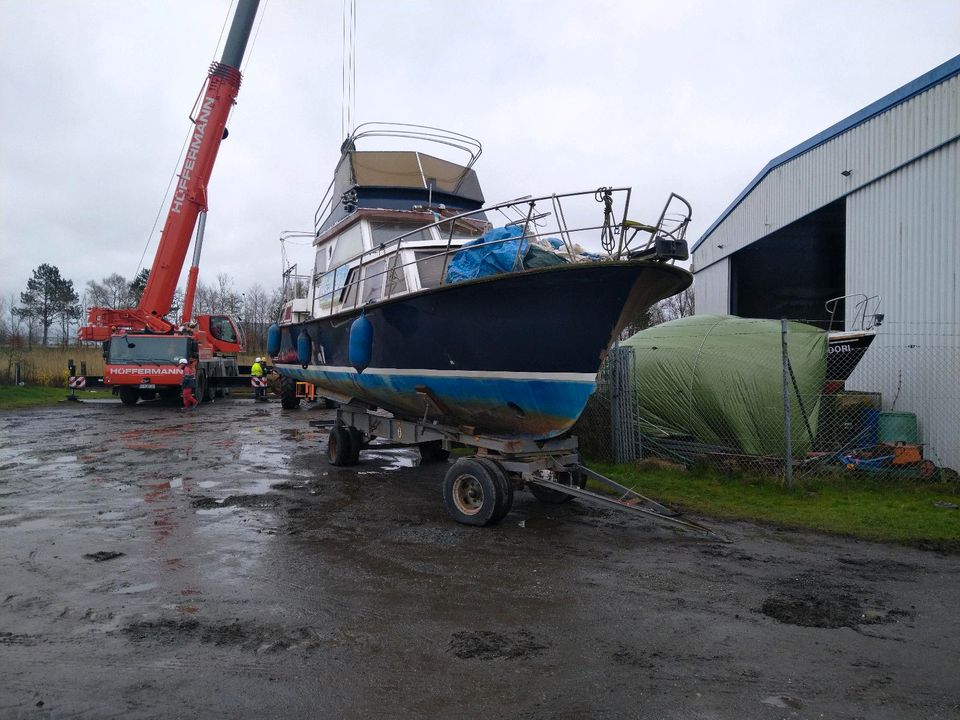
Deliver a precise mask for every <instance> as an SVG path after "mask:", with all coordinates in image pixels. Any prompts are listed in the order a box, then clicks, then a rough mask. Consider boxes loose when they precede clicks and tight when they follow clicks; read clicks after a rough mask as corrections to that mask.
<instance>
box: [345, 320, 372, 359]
mask: <svg viewBox="0 0 960 720" xmlns="http://www.w3.org/2000/svg"><path fill="white" fill-rule="evenodd" d="M372 357H373V324H372V323H371V322H370V320H369V319H368V318H367V316H366V315H361V316H360V317H358V318H357V319H356V320H354V321H353V324H352V325H350V364H351V365H353V367H354V368H355V369H356V371H357V372H359V373H362V372H363V371H364V370H366V369H367V367H368V366H369V365H370V359H371V358H372Z"/></svg>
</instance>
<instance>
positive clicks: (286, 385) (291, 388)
mask: <svg viewBox="0 0 960 720" xmlns="http://www.w3.org/2000/svg"><path fill="white" fill-rule="evenodd" d="M280 407H282V408H283V409H284V410H294V409H296V408H298V407H300V398H298V397H297V381H296V380H294V379H293V378H291V377H287V376H286V375H283V376H281V377H280Z"/></svg>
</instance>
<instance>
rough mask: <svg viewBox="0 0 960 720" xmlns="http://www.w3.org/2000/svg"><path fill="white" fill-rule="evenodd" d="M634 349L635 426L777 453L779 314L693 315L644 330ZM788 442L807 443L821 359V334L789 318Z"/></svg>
mask: <svg viewBox="0 0 960 720" xmlns="http://www.w3.org/2000/svg"><path fill="white" fill-rule="evenodd" d="M621 345H622V346H624V347H631V348H633V349H634V357H635V362H636V370H635V375H634V382H635V387H634V397H635V398H636V399H637V402H638V403H639V408H638V416H639V418H640V423H641V425H640V432H641V433H643V434H644V435H649V436H661V437H662V436H676V437H685V438H689V439H692V440H695V441H696V442H699V443H704V444H708V445H717V446H723V447H727V448H734V449H737V450H739V451H741V452H743V453H747V454H751V455H781V456H782V455H783V452H784V444H785V442H784V430H783V426H784V402H783V392H784V372H783V356H782V352H781V329H780V321H778V320H757V319H749V318H739V317H735V316H732V315H695V316H692V317H686V318H681V319H679V320H673V321H671V322H668V323H664V324H662V325H657V326H655V327H652V328H649V329H647V330H642V331H641V332H638V333H637V334H636V335H634V336H633V337H631V338H630V339H629V340H626V341H624V342H623V343H622V344H621ZM787 347H788V356H789V358H790V366H791V368H792V370H793V378H792V379H791V378H790V377H789V375H788V379H787V383H788V384H787V389H788V395H789V397H790V401H791V426H792V432H791V437H792V443H793V452H794V454H795V455H798V454H802V453H804V452H806V451H808V450H810V449H812V444H813V442H812V438H814V437H816V432H817V416H818V412H819V401H820V393H821V390H822V388H823V382H824V377H825V373H826V362H827V334H826V333H825V332H824V331H823V330H820V329H818V328H816V327H813V326H811V325H805V324H803V323H796V322H790V323H787Z"/></svg>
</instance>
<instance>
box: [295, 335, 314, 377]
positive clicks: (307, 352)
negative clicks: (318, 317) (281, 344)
mask: <svg viewBox="0 0 960 720" xmlns="http://www.w3.org/2000/svg"><path fill="white" fill-rule="evenodd" d="M312 356H313V342H312V341H311V340H310V335H308V334H307V329H306V328H302V329H301V330H300V336H299V337H298V338H297V360H299V361H300V367H302V368H303V369H304V370H306V369H307V365H309V364H310V358H311V357H312Z"/></svg>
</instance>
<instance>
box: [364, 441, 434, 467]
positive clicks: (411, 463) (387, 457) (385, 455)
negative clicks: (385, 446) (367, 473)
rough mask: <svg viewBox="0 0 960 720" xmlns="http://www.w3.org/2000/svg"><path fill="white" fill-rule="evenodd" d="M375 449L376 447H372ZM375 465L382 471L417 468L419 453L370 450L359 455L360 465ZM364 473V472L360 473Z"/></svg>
mask: <svg viewBox="0 0 960 720" xmlns="http://www.w3.org/2000/svg"><path fill="white" fill-rule="evenodd" d="M372 447H376V446H372ZM371 461H372V462H374V463H376V465H377V467H378V468H379V469H380V470H381V471H382V470H400V469H402V468H412V467H417V465H419V464H420V453H419V452H418V451H416V450H404V449H402V448H399V449H396V450H379V451H377V450H372V449H365V450H363V451H361V453H360V464H361V465H363V464H365V463H369V462H371ZM360 472H364V471H360Z"/></svg>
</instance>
